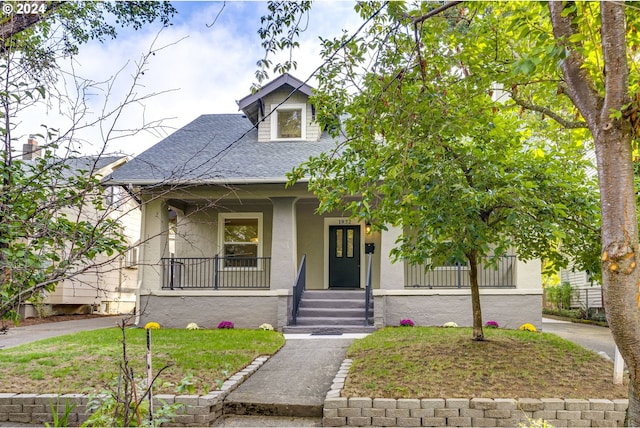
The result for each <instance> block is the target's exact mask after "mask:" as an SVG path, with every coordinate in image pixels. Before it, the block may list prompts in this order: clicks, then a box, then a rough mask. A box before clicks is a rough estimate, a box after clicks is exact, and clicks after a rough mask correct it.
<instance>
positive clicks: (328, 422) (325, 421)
mask: <svg viewBox="0 0 640 428" xmlns="http://www.w3.org/2000/svg"><path fill="white" fill-rule="evenodd" d="M346 424H347V418H341V417H337V418H322V426H324V427H343V426H345V425H346Z"/></svg>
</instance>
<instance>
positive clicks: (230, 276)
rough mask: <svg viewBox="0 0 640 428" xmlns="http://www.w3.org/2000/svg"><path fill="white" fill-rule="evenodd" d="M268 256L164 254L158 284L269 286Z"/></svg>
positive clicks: (178, 286) (182, 286) (167, 286)
mask: <svg viewBox="0 0 640 428" xmlns="http://www.w3.org/2000/svg"><path fill="white" fill-rule="evenodd" d="M270 279H271V258H270V257H231V256H230V257H221V256H215V257H167V258H163V259H162V288H163V289H168V290H175V289H214V290H218V289H221V288H261V289H263V288H269V287H270Z"/></svg>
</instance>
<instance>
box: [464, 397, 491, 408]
mask: <svg viewBox="0 0 640 428" xmlns="http://www.w3.org/2000/svg"><path fill="white" fill-rule="evenodd" d="M469 408H471V409H482V410H492V409H496V408H497V405H496V402H495V401H493V400H492V399H491V398H472V399H471V401H469Z"/></svg>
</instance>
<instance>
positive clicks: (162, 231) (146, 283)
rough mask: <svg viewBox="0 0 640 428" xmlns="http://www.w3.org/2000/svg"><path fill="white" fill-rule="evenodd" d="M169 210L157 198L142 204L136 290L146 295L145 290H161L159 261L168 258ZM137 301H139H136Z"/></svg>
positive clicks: (162, 201)
mask: <svg viewBox="0 0 640 428" xmlns="http://www.w3.org/2000/svg"><path fill="white" fill-rule="evenodd" d="M168 234H169V209H168V206H167V203H166V202H165V201H164V200H162V199H159V198H156V199H151V200H149V201H147V202H144V203H143V204H142V230H141V232H140V236H141V239H140V240H141V242H142V243H141V245H140V254H139V259H140V260H139V264H140V270H139V276H138V288H139V290H140V291H141V292H142V293H143V294H146V291H147V290H160V289H162V266H161V265H160V259H161V258H162V257H168V256H169V241H168ZM138 301H139V299H138Z"/></svg>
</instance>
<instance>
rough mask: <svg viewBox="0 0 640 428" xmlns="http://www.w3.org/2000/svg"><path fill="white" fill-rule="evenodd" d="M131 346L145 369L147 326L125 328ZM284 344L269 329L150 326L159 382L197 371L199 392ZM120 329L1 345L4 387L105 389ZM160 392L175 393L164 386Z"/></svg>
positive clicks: (137, 368)
mask: <svg viewBox="0 0 640 428" xmlns="http://www.w3.org/2000/svg"><path fill="white" fill-rule="evenodd" d="M126 334H127V352H128V354H129V360H130V364H131V366H132V367H133V370H134V373H135V374H136V376H142V375H144V374H146V364H145V352H146V335H145V330H143V329H138V328H128V329H126ZM283 344H284V337H283V336H282V334H280V333H278V332H274V331H265V330H241V329H224V330H218V329H215V330H172V329H161V330H152V355H153V369H154V374H155V373H156V372H157V371H158V370H159V369H161V368H162V367H163V366H165V365H168V364H171V365H172V366H171V367H170V368H168V369H166V370H164V371H163V372H162V374H161V376H160V378H159V382H157V383H156V385H161V384H163V383H165V382H170V383H172V384H178V383H179V382H180V380H181V379H183V378H184V377H185V376H187V375H188V374H192V375H193V382H194V386H195V388H196V392H197V393H199V394H203V393H205V392H206V391H207V390H215V389H217V380H224V379H226V378H227V377H229V376H231V375H232V374H233V373H235V372H236V371H238V370H241V369H242V368H244V367H245V366H247V365H248V364H250V363H251V362H252V361H253V360H254V359H255V358H256V357H258V356H260V355H271V354H273V353H275V352H276V351H277V350H278V349H280V347H282V345H283ZM121 359H122V330H120V329H119V328H108V329H101V330H93V331H86V332H81V333H77V334H72V335H68V336H59V337H55V338H51V339H45V340H41V341H38V342H34V343H31V344H27V345H22V346H17V347H15V348H8V349H2V350H0V380H1V381H0V392H20V393H85V392H93V391H95V390H101V389H102V388H103V387H104V386H106V385H108V384H109V383H110V382H111V381H112V380H113V379H115V378H116V377H117V374H118V371H119V364H120V361H121ZM157 392H160V393H174V387H170V386H166V387H163V388H162V389H160V390H158V391H157Z"/></svg>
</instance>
